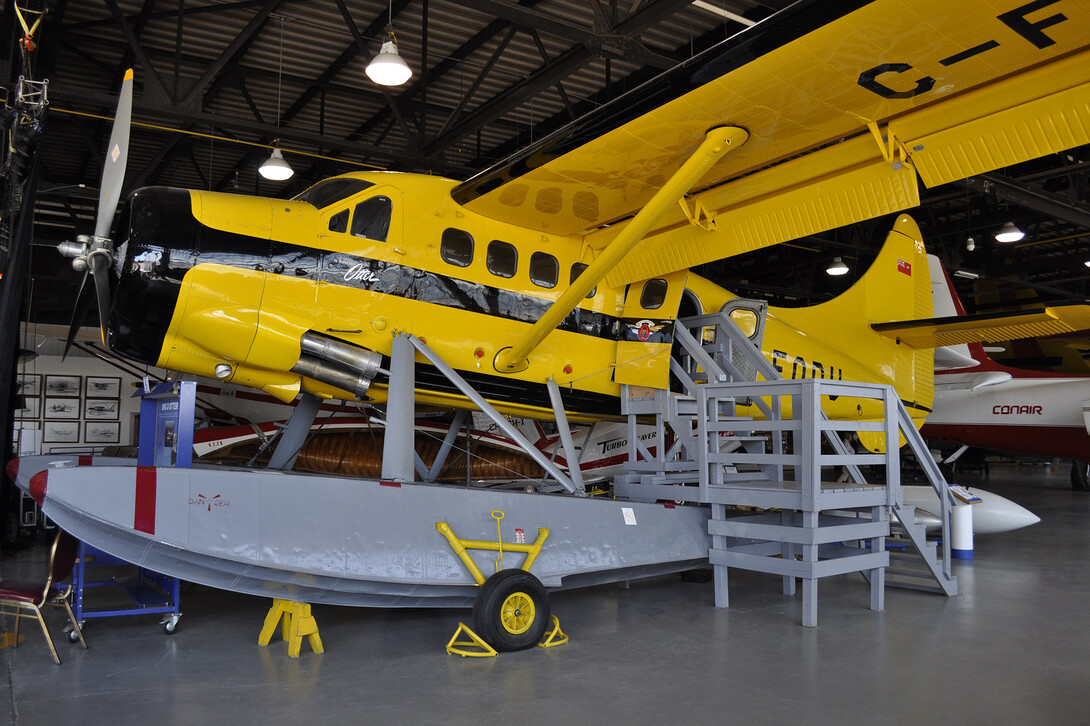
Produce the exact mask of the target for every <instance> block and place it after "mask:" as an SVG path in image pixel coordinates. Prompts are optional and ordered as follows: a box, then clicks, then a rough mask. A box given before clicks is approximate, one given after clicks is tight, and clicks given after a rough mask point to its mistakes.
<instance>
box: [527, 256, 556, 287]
mask: <svg viewBox="0 0 1090 726" xmlns="http://www.w3.org/2000/svg"><path fill="white" fill-rule="evenodd" d="M559 276H560V263H558V262H557V261H556V258H555V257H553V256H552V255H550V254H549V253H547V252H535V253H534V254H532V255H530V281H531V282H532V283H534V284H535V285H537V286H539V287H556V281H557V279H558V278H559Z"/></svg>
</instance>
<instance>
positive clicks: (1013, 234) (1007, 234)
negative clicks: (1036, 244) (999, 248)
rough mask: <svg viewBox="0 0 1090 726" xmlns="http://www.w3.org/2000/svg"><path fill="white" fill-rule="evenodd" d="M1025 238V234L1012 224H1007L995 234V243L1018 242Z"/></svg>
mask: <svg viewBox="0 0 1090 726" xmlns="http://www.w3.org/2000/svg"><path fill="white" fill-rule="evenodd" d="M1025 236H1026V233H1025V232H1023V231H1022V230H1020V229H1018V227H1016V226H1015V225H1014V222H1007V223H1006V224H1004V225H1003V226H1002V227H1000V228H999V231H997V232H996V233H995V241H996V242H1008V243H1009V242H1019V241H1021V239H1022V238H1023V237H1025Z"/></svg>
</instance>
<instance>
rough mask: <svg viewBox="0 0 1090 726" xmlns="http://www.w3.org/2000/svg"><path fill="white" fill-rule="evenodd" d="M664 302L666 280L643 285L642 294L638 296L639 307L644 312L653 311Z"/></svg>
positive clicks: (656, 280)
mask: <svg viewBox="0 0 1090 726" xmlns="http://www.w3.org/2000/svg"><path fill="white" fill-rule="evenodd" d="M664 302H666V280H659V279H655V280H648V281H647V282H645V283H643V293H642V294H641V295H640V307H641V308H643V309H644V310H655V309H657V308H660V307H662V304H663V303H664Z"/></svg>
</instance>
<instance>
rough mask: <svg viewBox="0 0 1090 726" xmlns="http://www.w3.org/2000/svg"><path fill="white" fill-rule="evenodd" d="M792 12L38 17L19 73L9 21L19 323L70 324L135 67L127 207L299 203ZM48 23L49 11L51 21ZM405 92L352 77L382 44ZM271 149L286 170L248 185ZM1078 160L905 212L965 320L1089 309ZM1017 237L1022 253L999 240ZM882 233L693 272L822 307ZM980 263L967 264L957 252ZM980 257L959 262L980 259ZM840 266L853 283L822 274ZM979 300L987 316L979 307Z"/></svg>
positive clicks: (613, 88)
mask: <svg viewBox="0 0 1090 726" xmlns="http://www.w3.org/2000/svg"><path fill="white" fill-rule="evenodd" d="M789 4H790V3H789V2H788V0H760V1H758V0H708V1H707V2H693V0H520V1H519V2H515V1H513V0H457V1H456V2H454V1H452V0H392V1H387V0H158V1H156V0H79V1H78V2H77V1H74V0H51V2H48V3H47V2H45V0H18V6H19V7H20V8H22V9H23V10H24V11H25V12H24V17H26V18H29V19H31V20H32V19H33V18H34V17H36V16H35V14H34V13H35V11H39V10H43V9H45V10H46V11H47V12H46V14H45V15H44V16H43V19H42V22H41V25H40V27H39V28H38V30H37V32H36V33H35V41H36V43H37V46H38V47H37V49H36V50H35V51H34V52H33V53H31V54H29V55H28V57H29V59H30V60H29V63H26V62H25V61H24V60H23V59H22V58H21V57H20V53H19V51H18V41H19V39H20V38H21V37H22V35H23V31H22V29H21V27H20V25H19V23H18V22H17V19H16V16H15V12H14V6H15V2H13V0H6V2H5V12H4V15H3V22H4V24H5V25H4V27H3V29H2V30H3V31H4V32H3V35H0V37H4V38H8V39H9V44H8V48H9V52H8V54H7V59H6V61H5V66H6V67H5V68H4V69H3V70H4V77H5V80H6V81H7V83H8V86H9V89H10V88H11V86H12V85H13V84H14V83H15V82H16V80H17V78H18V77H19V75H20V74H25V75H27V76H28V77H31V78H34V79H37V80H43V79H48V80H49V86H48V95H49V102H50V105H49V110H48V112H47V115H46V120H45V127H46V130H45V136H44V140H43V143H42V146H41V167H40V179H39V184H38V199H37V205H36V215H35V225H36V226H35V237H34V239H35V242H34V254H33V262H32V277H33V289H32V293H31V296H30V298H29V303H28V309H27V311H26V313H25V317H26V318H27V319H29V320H31V321H33V322H35V323H54V324H66V323H67V322H68V318H69V315H70V306H71V302H72V299H73V297H74V294H75V292H74V291H75V289H76V287H77V286H78V276H77V275H76V273H74V272H73V271H72V270H71V269H70V267H69V265H68V263H67V262H66V261H64V260H62V259H61V258H60V257H59V255H57V254H56V251H55V249H54V246H55V245H56V244H57V243H58V242H60V241H64V240H69V239H72V238H74V236H75V235H76V234H79V233H89V232H90V231H91V227H92V226H93V215H94V207H95V204H96V199H97V187H98V183H99V181H98V177H99V173H100V169H101V166H102V160H103V154H104V153H105V147H106V141H107V139H108V137H109V129H110V126H109V124H110V117H111V116H112V113H113V108H114V105H115V103H116V98H115V94H116V92H117V90H118V88H119V86H120V82H121V78H122V75H123V73H124V70H125V69H126V68H129V67H134V68H135V78H136V93H135V97H136V101H135V106H134V117H133V118H134V121H135V125H134V128H133V131H132V145H131V151H130V157H129V169H128V175H127V179H126V188H127V190H131V189H134V188H136V187H140V186H148V185H168V186H183V187H193V188H201V189H214V190H222V191H238V192H240V193H256V194H262V195H269V196H277V197H290V196H293V195H294V194H297V193H298V192H300V191H301V190H303V189H304V188H306V187H307V186H309V185H310V184H312V183H313V182H315V181H317V180H319V179H321V178H324V177H327V176H330V175H333V174H338V173H343V172H346V171H351V170H358V169H376V168H377V169H393V170H403V171H417V172H428V173H435V174H442V175H446V176H451V177H454V178H466V177H468V176H469V175H471V174H473V173H474V172H476V171H479V170H481V169H483V168H485V167H487V166H489V165H491V164H492V163H494V162H497V161H499V160H500V159H502V158H504V157H506V156H507V155H508V154H510V153H511V152H513V151H515V150H517V149H519V148H520V147H522V146H524V145H525V144H527V143H529V142H531V141H533V140H535V139H540V138H541V137H543V136H544V135H546V134H548V133H550V132H552V131H554V130H555V129H557V128H559V127H561V126H563V125H564V124H567V123H568V122H570V121H572V120H574V119H578V118H580V117H581V116H582V115H584V114H586V113H588V112H589V111H591V110H592V109H594V108H596V107H598V106H600V105H601V104H603V103H605V102H607V101H609V100H610V99H612V98H614V97H616V96H618V95H619V94H621V93H623V92H625V91H626V90H629V89H632V88H634V87H636V86H638V85H639V84H640V83H642V82H643V81H646V80H648V79H650V78H652V77H654V76H655V75H656V74H658V73H660V72H661V71H663V70H665V69H667V68H669V67H671V66H673V65H674V64H676V63H678V62H680V61H683V60H685V59H686V58H688V57H690V56H691V55H693V54H695V53H698V52H700V51H701V50H703V49H705V48H707V47H709V46H710V45H712V44H714V43H717V42H719V41H721V40H724V39H725V38H729V37H730V36H732V35H734V34H735V33H737V32H739V31H741V30H743V29H744V28H745V27H746V25H748V24H752V23H753V22H757V21H761V20H763V19H765V18H770V19H769V21H768V22H770V23H775V22H777V20H776V18H775V17H772V16H773V15H774V13H775V12H776V11H777V10H778V9H782V8H783V7H785V6H787V5H789ZM46 6H48V7H46ZM391 25H392V28H393V30H394V32H395V33H396V37H397V40H398V43H399V49H400V52H401V55H402V56H403V57H404V58H405V60H406V61H407V62H408V64H409V65H410V66H411V67H412V68H413V70H414V75H413V77H412V78H411V79H410V81H409V82H408V83H406V84H405V85H403V86H400V87H395V88H390V89H385V88H383V87H380V86H377V85H375V84H374V83H372V82H371V81H369V80H368V79H367V77H366V76H365V74H364V68H365V66H366V65H367V62H368V61H369V59H370V58H371V56H372V55H374V54H376V53H377V52H378V48H379V45H380V43H381V40H382V38H383V35H384V30H385V28H386V27H387V26H391ZM274 143H277V144H278V145H279V146H280V148H282V149H283V151H284V153H285V156H286V158H287V159H288V160H289V162H290V163H291V164H292V166H293V167H294V169H295V172H296V173H295V176H294V177H292V178H291V179H290V180H289V181H287V182H269V181H266V180H264V179H261V178H260V177H259V176H258V175H257V166H258V164H260V162H261V161H262V160H264V158H265V157H266V156H267V155H268V153H269V148H270V147H271V146H272V145H273V144H274ZM1088 173H1090V152H1088V150H1087V149H1086V148H1077V149H1073V150H1070V151H1069V152H1066V153H1062V154H1056V155H1053V156H1050V157H1046V158H1043V159H1039V160H1036V161H1034V162H1030V163H1027V164H1024V165H1021V166H1019V167H1016V168H1010V169H1003V170H1000V171H997V172H993V173H991V174H988V175H984V176H982V177H979V178H974V179H970V180H967V181H966V182H963V183H959V184H951V185H947V186H944V187H940V188H937V189H933V190H924V192H923V196H924V202H923V205H922V207H921V208H920V209H917V210H915V211H914V212H913V214H914V216H916V218H917V220H918V221H919V222H920V224H921V226H922V228H923V230H924V234H925V241H926V243H927V246H928V249H929V250H930V251H931V252H934V253H936V254H938V255H939V256H940V257H942V258H943V259H944V261H945V262H946V264H947V266H948V267H949V268H950V269H952V270H961V271H963V272H965V273H968V276H967V277H958V278H955V284H956V285H957V287H958V289H959V292H960V293H961V294H962V296H963V298H964V299H965V301H966V303H967V305H968V306H969V307H970V309H971V310H972V309H974V308H975V307H978V306H979V307H981V308H983V307H984V306H985V304H986V303H985V298H983V297H981V298H979V299H978V296H977V295H976V294H975V288H979V286H980V280H978V279H972V275H978V276H979V278H980V279H982V280H989V281H995V283H996V284H997V285H1000V286H1001V287H1002V288H1003V289H1005V290H1011V291H1023V294H1027V293H1028V292H1030V291H1032V292H1034V293H1035V294H1037V295H1038V296H1040V297H1041V298H1043V299H1045V300H1049V301H1059V300H1063V301H1072V300H1083V299H1086V298H1088V297H1090V269H1088V268H1087V267H1086V266H1085V265H1084V262H1086V261H1087V260H1090V240H1088V235H1090V208H1088V207H1087V205H1086V192H1087V188H1088V184H1090V180H1088ZM1007 221H1012V222H1014V223H1015V224H1017V225H1018V226H1019V227H1021V228H1022V229H1023V230H1024V231H1025V232H1026V233H1027V235H1026V237H1025V239H1024V240H1023V241H1021V242H1019V243H1016V244H1013V245H1009V244H1008V245H1000V244H998V243H997V242H996V241H995V240H994V239H993V237H992V233H993V232H994V231H995V230H996V229H997V228H998V227H999V226H1000V225H1002V224H1003V223H1004V222H1007ZM889 223H890V222H889V220H874V221H872V222H869V223H866V224H862V225H856V226H854V227H852V228H848V229H840V230H833V231H831V232H828V233H825V234H822V235H819V236H816V237H812V238H806V239H802V240H798V241H796V242H794V243H790V244H787V245H779V246H777V247H774V248H770V249H768V250H765V251H763V252H762V253H760V254H753V255H747V256H744V257H743V258H733V259H731V260H729V261H725V262H722V263H717V264H714V265H709V266H707V268H706V269H705V270H703V271H704V272H705V273H706V274H708V275H709V276H712V277H714V278H715V279H717V280H719V281H721V282H723V283H724V284H726V285H727V286H728V287H730V288H732V289H734V290H735V291H736V292H739V293H741V294H749V295H752V296H758V297H768V298H770V299H772V300H773V301H790V302H795V303H808V302H816V301H819V300H822V299H826V298H828V297H829V296H831V295H834V294H836V293H837V292H838V291H839V290H841V289H843V287H844V286H846V285H847V284H850V282H851V280H852V279H853V277H854V275H855V274H858V272H859V271H860V270H861V269H863V268H864V267H865V265H866V264H868V263H869V260H870V259H871V258H872V257H873V254H874V252H875V251H876V249H877V247H878V245H880V243H881V241H882V239H883V238H884V236H885V232H886V230H887V229H888V226H889ZM970 238H971V239H972V240H973V242H972V243H971V244H968V240H969V239H970ZM970 248H971V249H970ZM837 255H839V256H842V257H843V258H844V259H845V260H846V261H847V262H848V263H849V265H850V266H851V267H852V269H853V274H852V275H848V276H846V277H845V278H839V279H833V278H829V277H828V276H826V275H825V273H824V268H825V266H826V265H827V264H828V262H829V261H831V259H832V258H833V257H834V256H837ZM988 299H990V298H988Z"/></svg>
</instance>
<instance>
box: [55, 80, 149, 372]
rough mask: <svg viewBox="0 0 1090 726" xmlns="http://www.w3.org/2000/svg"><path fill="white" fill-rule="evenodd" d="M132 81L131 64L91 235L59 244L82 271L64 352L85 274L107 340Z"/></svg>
mask: <svg viewBox="0 0 1090 726" xmlns="http://www.w3.org/2000/svg"><path fill="white" fill-rule="evenodd" d="M132 85H133V72H132V69H131V68H130V69H129V70H128V71H126V72H125V80H124V82H123V83H122V84H121V94H120V96H119V97H118V99H117V113H116V114H115V115H114V125H113V130H112V131H111V132H110V145H109V147H107V149H106V163H105V165H104V167H103V169H102V183H101V184H100V185H99V192H98V216H97V218H96V220H95V234H94V236H93V237H87V236H86V235H80V236H79V237H77V239H76V242H64V243H62V244H61V245H59V246H58V249H59V250H60V252H61V254H62V255H64V256H65V257H71V258H72V267H74V268H75V269H76V270H82V271H83V282H82V283H81V284H80V291H79V294H78V296H77V297H76V305H75V309H74V310H73V311H72V322H71V324H70V325H69V327H68V340H67V342H66V343H65V346H64V355H65V356H67V355H68V351H69V349H70V348H71V347H72V343H73V342H74V341H75V339H76V334H77V333H78V332H79V329H80V327H81V326H82V324H83V321H84V319H86V317H87V311H88V309H89V307H90V294H91V285H90V284H88V283H89V281H88V279H87V278H88V276H90V277H91V278H92V281H93V284H94V290H95V297H96V299H97V302H98V324H99V329H100V330H101V334H102V342H103V344H104V345H105V344H106V328H107V324H108V323H109V320H110V265H111V264H112V263H113V260H114V246H113V242H112V241H111V240H110V238H109V234H110V227H111V226H112V225H113V221H114V213H115V212H116V211H117V204H118V201H119V200H120V198H121V189H122V186H124V184H125V166H126V164H127V162H128V158H129V127H130V122H131V120H132Z"/></svg>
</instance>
